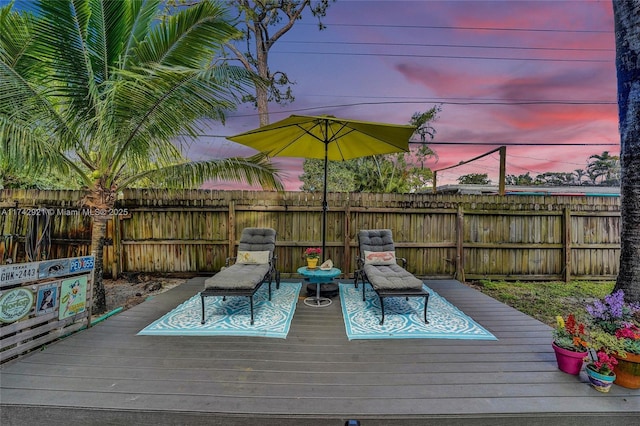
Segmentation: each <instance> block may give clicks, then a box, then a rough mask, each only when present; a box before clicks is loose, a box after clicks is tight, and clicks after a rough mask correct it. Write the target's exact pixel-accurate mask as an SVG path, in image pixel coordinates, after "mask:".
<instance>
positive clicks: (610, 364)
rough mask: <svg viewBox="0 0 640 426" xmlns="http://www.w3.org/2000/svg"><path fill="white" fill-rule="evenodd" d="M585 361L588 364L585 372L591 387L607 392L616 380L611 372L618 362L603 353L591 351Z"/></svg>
mask: <svg viewBox="0 0 640 426" xmlns="http://www.w3.org/2000/svg"><path fill="white" fill-rule="evenodd" d="M585 361H586V362H587V363H588V364H587V368H586V369H585V370H586V372H587V376H588V377H589V382H590V383H591V386H593V387H594V388H595V389H596V390H598V391H600V392H609V389H611V385H612V384H613V381H614V380H615V379H616V374H615V373H614V371H613V370H614V368H615V366H616V365H618V360H617V359H616V358H615V357H613V356H612V355H609V354H608V353H606V352H605V351H597V352H596V351H594V350H593V349H592V350H590V351H589V356H588V357H587V358H586V359H585Z"/></svg>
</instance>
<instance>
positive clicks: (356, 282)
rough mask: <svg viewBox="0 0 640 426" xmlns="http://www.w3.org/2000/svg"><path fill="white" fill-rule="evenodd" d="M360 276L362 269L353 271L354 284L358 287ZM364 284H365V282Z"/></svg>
mask: <svg viewBox="0 0 640 426" xmlns="http://www.w3.org/2000/svg"><path fill="white" fill-rule="evenodd" d="M359 277H360V271H356V272H354V273H353V285H355V287H356V288H358V279H359ZM363 285H364V284H363Z"/></svg>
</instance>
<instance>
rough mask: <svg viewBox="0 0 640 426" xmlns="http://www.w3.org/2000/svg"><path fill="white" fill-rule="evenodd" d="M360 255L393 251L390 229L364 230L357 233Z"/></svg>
mask: <svg viewBox="0 0 640 426" xmlns="http://www.w3.org/2000/svg"><path fill="white" fill-rule="evenodd" d="M358 241H359V242H360V253H361V254H364V251H365V250H366V251H393V250H395V246H394V244H393V233H392V232H391V229H366V230H362V231H360V232H359V233H358Z"/></svg>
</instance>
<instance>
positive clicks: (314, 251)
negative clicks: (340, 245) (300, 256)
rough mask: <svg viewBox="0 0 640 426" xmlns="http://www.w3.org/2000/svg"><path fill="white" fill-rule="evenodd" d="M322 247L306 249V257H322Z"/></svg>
mask: <svg viewBox="0 0 640 426" xmlns="http://www.w3.org/2000/svg"><path fill="white" fill-rule="evenodd" d="M320 253H322V249H321V248H320V247H309V248H307V249H306V250H305V251H304V257H305V258H307V259H317V258H319V257H320Z"/></svg>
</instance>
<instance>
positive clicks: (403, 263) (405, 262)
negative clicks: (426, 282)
mask: <svg viewBox="0 0 640 426" xmlns="http://www.w3.org/2000/svg"><path fill="white" fill-rule="evenodd" d="M398 260H400V261H402V267H403V268H404V269H407V259H406V258H405V257H397V258H396V261H398Z"/></svg>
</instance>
